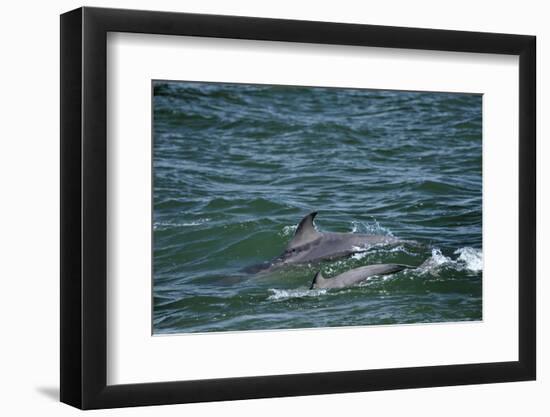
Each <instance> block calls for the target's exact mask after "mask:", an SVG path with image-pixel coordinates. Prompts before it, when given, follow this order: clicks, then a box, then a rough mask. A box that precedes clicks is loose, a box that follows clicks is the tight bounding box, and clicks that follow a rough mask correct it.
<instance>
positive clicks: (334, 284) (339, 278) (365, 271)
mask: <svg viewBox="0 0 550 417" xmlns="http://www.w3.org/2000/svg"><path fill="white" fill-rule="evenodd" d="M406 268H414V267H413V266H409V265H399V264H377V265H367V266H362V267H360V268H355V269H350V270H349V271H346V272H344V273H342V274H340V275H336V276H335V277H334V278H329V279H327V278H325V277H323V275H322V274H321V271H319V272H317V273H316V274H315V276H314V277H313V281H312V282H311V287H309V289H310V290H313V289H317V288H345V287H351V286H352V285H355V284H359V283H360V282H362V281H365V280H366V279H367V278H369V277H372V276H374V275H388V274H394V273H396V272H399V271H402V270H403V269H406Z"/></svg>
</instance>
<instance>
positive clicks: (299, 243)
mask: <svg viewBox="0 0 550 417" xmlns="http://www.w3.org/2000/svg"><path fill="white" fill-rule="evenodd" d="M316 215H317V212H316V211H315V212H313V213H310V214H308V215H307V216H306V217H304V218H303V219H302V220H301V221H300V224H299V225H298V228H297V229H296V233H295V234H294V237H293V238H292V240H291V241H290V242H289V244H288V245H287V247H286V249H285V251H284V252H283V253H282V254H281V255H279V256H278V257H276V258H275V259H273V260H272V261H271V262H266V263H264V264H261V265H256V266H253V267H249V268H247V269H246V271H248V272H260V271H262V270H263V271H265V270H271V269H273V268H277V267H280V266H285V265H297V264H307V263H315V262H319V261H322V260H331V259H338V258H343V257H346V256H349V255H352V254H354V253H360V252H365V251H366V250H368V249H369V248H372V247H373V246H384V245H396V244H399V243H407V241H403V240H400V239H398V238H396V237H393V236H387V235H365V234H359V233H332V232H326V233H325V232H319V231H318V230H317V229H315V226H314V224H313V219H314V218H315V216H316ZM408 243H413V242H408Z"/></svg>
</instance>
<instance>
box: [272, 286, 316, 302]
mask: <svg viewBox="0 0 550 417" xmlns="http://www.w3.org/2000/svg"><path fill="white" fill-rule="evenodd" d="M269 292H271V293H272V294H271V295H270V296H269V297H267V299H268V300H271V301H282V300H288V299H291V298H304V297H318V296H320V295H324V294H326V292H327V290H326V288H321V289H314V290H306V289H303V288H302V289H300V288H298V289H294V290H280V289H277V288H270V289H269Z"/></svg>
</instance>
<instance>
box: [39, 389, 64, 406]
mask: <svg viewBox="0 0 550 417" xmlns="http://www.w3.org/2000/svg"><path fill="white" fill-rule="evenodd" d="M36 391H37V392H38V393H40V394H42V395H43V396H44V397H47V398H49V399H50V400H53V401H56V402H57V401H59V387H36Z"/></svg>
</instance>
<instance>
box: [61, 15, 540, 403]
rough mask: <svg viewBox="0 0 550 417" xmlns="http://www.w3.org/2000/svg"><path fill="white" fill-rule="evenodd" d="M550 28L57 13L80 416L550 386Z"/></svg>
mask: <svg viewBox="0 0 550 417" xmlns="http://www.w3.org/2000/svg"><path fill="white" fill-rule="evenodd" d="M535 66H536V65H535V37H533V36H526V35H509V34H494V33H475V32H460V31H447V30H432V29H416V28H401V27H387V26H371V25H357V24H342V23H327V22H311V21H292V20H277V19H265V18H251V17H236V16H215V15H197V14H185V13H168V12H151V11H136V10H118V9H101V8H87V7H85V8H80V9H77V10H74V11H71V12H68V13H65V14H63V15H62V16H61V312H60V314H61V401H63V402H65V403H67V404H70V405H73V406H75V407H79V408H82V409H92V408H111V407H125V406H139V405H155V404H173V403H188V402H201V401H218V400H234V399H248V398H264V397H278V396H297V395H314V394H326V393H343V392H357V391H373V390H387V389H399V388H419V387H434V386H445V385H462V384H480V383H495V382H506V381H523V380H533V379H535V375H536V350H535V345H536V331H535V329H536V317H535V311H536V305H535V300H536V297H535V295H536V288H535V247H536V239H535V237H536V223H535V218H536V216H535V214H536V212H535V205H536V204H535V202H536V195H535V171H536V167H535V160H536V158H535V103H536V97H535Z"/></svg>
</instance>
